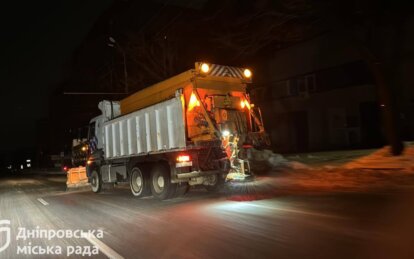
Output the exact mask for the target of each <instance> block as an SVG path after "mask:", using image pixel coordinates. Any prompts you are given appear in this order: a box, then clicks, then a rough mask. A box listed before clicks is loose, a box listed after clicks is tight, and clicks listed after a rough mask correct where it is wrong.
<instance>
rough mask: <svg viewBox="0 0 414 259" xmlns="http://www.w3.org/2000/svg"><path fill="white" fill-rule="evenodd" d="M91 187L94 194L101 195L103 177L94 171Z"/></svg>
mask: <svg viewBox="0 0 414 259" xmlns="http://www.w3.org/2000/svg"><path fill="white" fill-rule="evenodd" d="M91 187H92V191H93V192H94V193H99V192H101V191H102V178H101V175H100V174H99V173H98V172H97V171H96V170H93V171H92V175H91Z"/></svg>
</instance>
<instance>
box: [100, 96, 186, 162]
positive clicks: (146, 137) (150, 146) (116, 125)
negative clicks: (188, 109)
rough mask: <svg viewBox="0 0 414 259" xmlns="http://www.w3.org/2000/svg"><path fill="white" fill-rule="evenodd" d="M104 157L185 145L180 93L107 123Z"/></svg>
mask: <svg viewBox="0 0 414 259" xmlns="http://www.w3.org/2000/svg"><path fill="white" fill-rule="evenodd" d="M103 133H104V145H103V149H104V154H105V158H109V159H113V158H120V157H127V156H135V155H143V154H148V153H153V152H166V151H170V150H173V149H180V148H184V147H185V146H186V137H185V119H184V107H183V103H182V101H181V96H177V97H175V98H173V99H170V100H167V101H164V102H161V103H158V104H155V105H152V106H149V107H147V108H144V109H141V110H138V111H136V112H132V113H129V114H127V115H124V116H121V117H119V118H116V119H114V120H111V121H108V122H106V123H104V126H103Z"/></svg>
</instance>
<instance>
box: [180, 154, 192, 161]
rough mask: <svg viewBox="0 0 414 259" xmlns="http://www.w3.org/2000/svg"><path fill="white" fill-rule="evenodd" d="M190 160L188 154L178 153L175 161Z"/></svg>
mask: <svg viewBox="0 0 414 259" xmlns="http://www.w3.org/2000/svg"><path fill="white" fill-rule="evenodd" d="M189 161H191V158H190V156H189V155H179V156H178V157H177V162H189Z"/></svg>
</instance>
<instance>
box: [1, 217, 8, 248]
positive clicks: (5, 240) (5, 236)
mask: <svg viewBox="0 0 414 259" xmlns="http://www.w3.org/2000/svg"><path fill="white" fill-rule="evenodd" d="M3 232H4V234H3ZM9 245H10V220H0V253H1V252H3V251H4V250H6V249H7V247H9Z"/></svg>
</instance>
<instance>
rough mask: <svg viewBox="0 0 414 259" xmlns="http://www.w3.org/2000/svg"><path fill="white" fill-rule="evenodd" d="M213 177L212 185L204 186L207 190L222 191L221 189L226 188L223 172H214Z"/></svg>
mask: <svg viewBox="0 0 414 259" xmlns="http://www.w3.org/2000/svg"><path fill="white" fill-rule="evenodd" d="M211 177H212V179H211V181H212V182H213V184H212V185H205V186H204V187H205V188H206V190H207V191H208V192H213V193H215V192H220V191H221V190H223V189H224V182H225V180H224V177H223V176H222V175H221V174H214V175H211Z"/></svg>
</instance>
